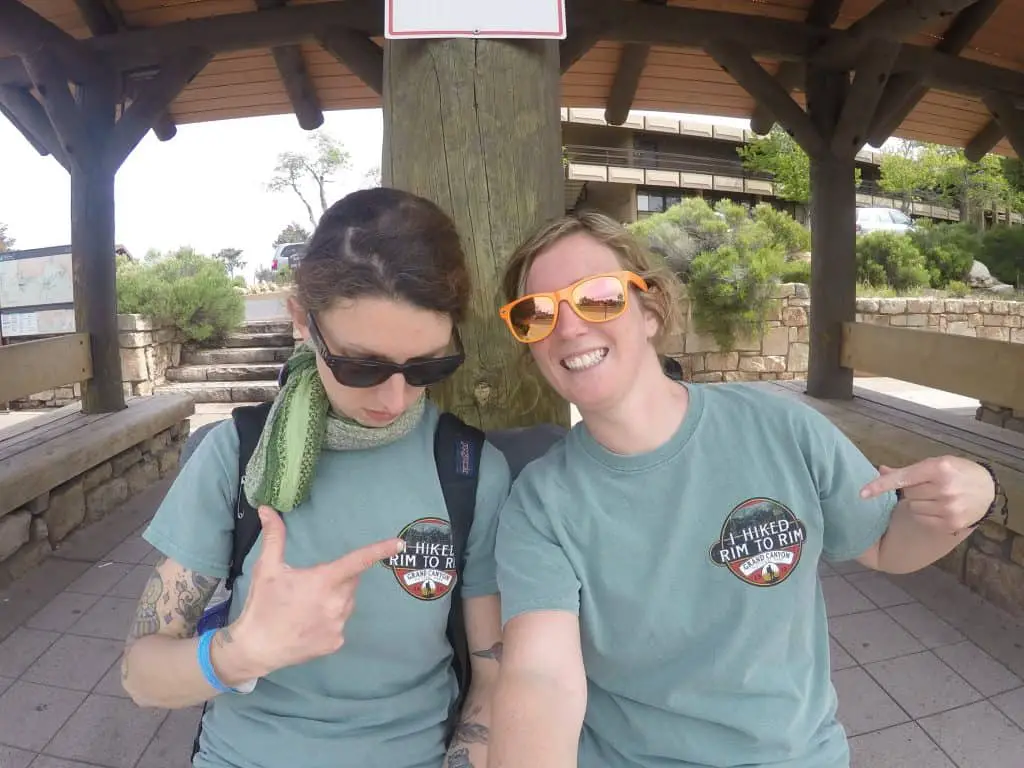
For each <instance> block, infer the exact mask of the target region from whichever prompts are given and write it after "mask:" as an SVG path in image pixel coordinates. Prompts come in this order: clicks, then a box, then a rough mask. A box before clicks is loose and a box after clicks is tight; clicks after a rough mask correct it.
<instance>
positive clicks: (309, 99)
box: [256, 0, 324, 131]
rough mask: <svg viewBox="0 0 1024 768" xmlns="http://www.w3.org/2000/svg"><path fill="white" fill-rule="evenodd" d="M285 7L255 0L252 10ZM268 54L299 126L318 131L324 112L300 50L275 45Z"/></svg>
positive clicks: (279, 0)
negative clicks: (254, 7) (272, 59)
mask: <svg viewBox="0 0 1024 768" xmlns="http://www.w3.org/2000/svg"><path fill="white" fill-rule="evenodd" d="M287 4H288V0H256V7H257V8H258V9H259V10H260V11H266V10H269V9H271V8H281V7H283V6H285V5H287ZM271 53H272V54H273V56H274V63H275V64H276V65H277V71H278V72H279V73H280V75H281V82H282V83H284V87H285V90H286V91H287V92H288V99H289V100H290V101H291V103H292V111H294V112H295V117H296V118H297V119H298V121H299V125H300V126H301V127H302V128H303V129H304V130H307V131H312V130H315V129H316V128H319V127H320V126H321V125H323V123H324V112H323V108H322V107H321V105H320V99H319V98H318V97H317V93H316V85H314V83H313V79H312V78H311V77H310V76H309V71H308V70H307V69H306V62H305V61H304V60H303V58H302V49H301V48H300V47H299V46H298V45H297V44H295V43H292V44H289V45H275V46H274V47H273V48H271Z"/></svg>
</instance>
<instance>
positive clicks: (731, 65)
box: [705, 40, 852, 183]
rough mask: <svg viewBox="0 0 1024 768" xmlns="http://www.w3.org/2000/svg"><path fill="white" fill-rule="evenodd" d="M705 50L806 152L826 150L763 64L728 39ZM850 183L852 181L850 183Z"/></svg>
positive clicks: (823, 141) (818, 136)
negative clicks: (763, 106) (760, 103)
mask: <svg viewBox="0 0 1024 768" xmlns="http://www.w3.org/2000/svg"><path fill="white" fill-rule="evenodd" d="M705 50H706V51H707V52H708V54H709V55H710V56H711V58H713V59H714V60H715V61H716V62H718V65H719V66H720V67H722V69H724V70H725V71H726V72H728V73H729V74H731V75H732V76H733V78H735V80H736V82H737V83H739V84H740V85H741V86H742V87H743V89H744V90H745V91H746V92H747V93H749V94H750V95H751V96H753V97H754V98H755V99H757V101H759V102H763V103H764V104H766V105H768V109H770V110H771V112H772V114H774V115H775V116H776V118H777V119H778V121H779V123H780V124H781V125H782V126H783V127H784V128H785V129H786V131H787V132H789V133H790V134H791V135H792V136H793V138H794V139H796V141H797V143H798V144H800V146H801V147H803V149H804V151H805V152H807V154H809V155H810V154H821V153H825V152H827V151H828V144H827V143H826V142H825V139H824V138H823V137H822V135H821V133H820V132H819V131H818V130H817V128H815V127H814V124H813V123H812V122H811V120H810V118H808V117H807V113H806V112H804V111H803V109H801V108H800V105H799V104H797V103H796V102H795V101H793V99H792V98H790V95H789V94H788V93H786V91H785V89H783V87H782V86H781V85H779V83H778V81H776V80H775V78H774V77H772V76H771V75H770V74H768V73H767V72H766V71H765V69H764V67H762V66H761V65H760V64H758V63H757V62H756V61H754V58H753V57H752V56H751V55H750V53H749V52H747V51H745V50H744V49H743V48H742V47H741V46H740V45H738V44H737V43H734V42H731V41H728V42H727V41H724V40H716V41H713V42H710V43H708V44H707V46H706V48H705ZM851 183H852V182H851Z"/></svg>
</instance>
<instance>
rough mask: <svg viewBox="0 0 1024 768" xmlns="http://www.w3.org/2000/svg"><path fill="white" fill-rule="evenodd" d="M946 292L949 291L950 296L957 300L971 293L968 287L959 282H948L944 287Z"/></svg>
mask: <svg viewBox="0 0 1024 768" xmlns="http://www.w3.org/2000/svg"><path fill="white" fill-rule="evenodd" d="M946 290H948V291H949V295H950V296H955V297H956V298H958V299H962V298H964V297H965V296H968V295H969V294H970V292H971V288H970V286H969V285H967V283H963V282H961V281H959V280H950V281H949V285H947V286H946Z"/></svg>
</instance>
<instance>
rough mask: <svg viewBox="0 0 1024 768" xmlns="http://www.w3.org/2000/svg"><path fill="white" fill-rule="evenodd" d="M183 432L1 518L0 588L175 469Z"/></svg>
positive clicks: (168, 433)
mask: <svg viewBox="0 0 1024 768" xmlns="http://www.w3.org/2000/svg"><path fill="white" fill-rule="evenodd" d="M188 434H189V423H188V421H183V422H181V423H179V424H177V425H176V426H174V427H171V428H170V429H167V430H164V431H163V432H160V433H159V434H157V435H155V436H154V437H151V438H149V439H147V440H144V441H143V442H141V443H139V444H138V445H135V446H133V447H132V448H130V449H128V450H127V451H124V452H123V453H120V454H118V455H117V456H114V457H113V458H111V459H109V460H108V461H105V462H103V463H102V464H99V465H97V466H95V467H92V468H90V469H89V470H88V471H87V472H84V473H82V474H81V475H78V476H77V477H74V478H72V479H71V480H69V481H68V482H66V483H63V484H62V485H60V486H58V487H56V488H54V489H53V490H52V491H50V492H49V493H47V494H44V495H43V496H41V497H39V498H37V499H34V500H33V501H32V502H30V503H29V504H27V505H25V506H24V507H20V508H18V509H14V510H12V511H10V512H8V513H6V514H3V515H2V516H0V586H3V584H5V583H8V582H10V581H13V580H14V579H17V578H20V577H21V576H23V575H24V574H25V573H27V572H28V571H29V570H30V569H31V568H33V567H34V566H35V565H37V564H38V563H39V562H40V561H42V560H43V558H45V557H46V556H47V555H49V554H50V553H51V552H52V551H53V550H56V549H59V548H60V544H61V542H62V541H63V540H64V539H65V538H67V536H68V535H69V534H71V533H72V532H73V531H75V530H76V529H78V528H80V527H82V526H84V525H87V524H89V523H92V522H95V521H97V520H100V519H101V518H103V517H105V516H106V515H107V514H109V513H110V512H112V511H113V510H115V509H116V508H117V507H119V506H120V505H121V504H123V503H124V502H126V501H127V500H128V499H130V498H132V497H133V496H136V495H137V494H139V493H142V492H143V491H145V490H146V489H147V488H149V487H150V486H151V485H153V484H154V483H156V482H157V481H158V480H160V479H161V478H163V477H165V476H166V475H168V474H170V473H173V472H174V471H176V470H177V467H178V458H179V456H180V455H181V449H182V447H183V446H184V444H185V440H186V439H187V438H188Z"/></svg>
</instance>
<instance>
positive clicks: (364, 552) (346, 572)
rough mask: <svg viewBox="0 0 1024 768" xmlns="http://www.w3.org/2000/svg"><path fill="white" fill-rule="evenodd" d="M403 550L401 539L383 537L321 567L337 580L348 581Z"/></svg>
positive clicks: (403, 545)
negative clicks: (382, 539) (381, 539)
mask: <svg viewBox="0 0 1024 768" xmlns="http://www.w3.org/2000/svg"><path fill="white" fill-rule="evenodd" d="M404 551H405V541H403V540H402V539H398V538H395V539H385V540H384V541H377V542H374V543H373V544H367V545H366V546H365V547H360V548H359V549H356V550H353V551H352V552H349V553H348V554H347V555H343V556H342V557H340V558H338V559H337V560H335V561H334V562H333V563H326V564H324V566H323V568H324V569H325V570H326V571H327V572H328V574H329V575H330V577H331V578H332V579H334V580H337V581H348V580H349V579H353V578H355V577H356V576H358V575H360V574H361V573H363V572H365V571H368V570H369V569H370V568H372V567H373V566H374V565H376V564H377V563H379V562H380V561H381V560H387V559H388V558H391V557H394V556H395V555H398V554H401V553H402V552H404Z"/></svg>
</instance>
